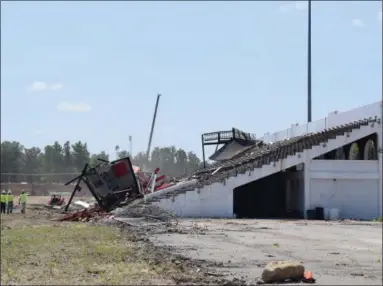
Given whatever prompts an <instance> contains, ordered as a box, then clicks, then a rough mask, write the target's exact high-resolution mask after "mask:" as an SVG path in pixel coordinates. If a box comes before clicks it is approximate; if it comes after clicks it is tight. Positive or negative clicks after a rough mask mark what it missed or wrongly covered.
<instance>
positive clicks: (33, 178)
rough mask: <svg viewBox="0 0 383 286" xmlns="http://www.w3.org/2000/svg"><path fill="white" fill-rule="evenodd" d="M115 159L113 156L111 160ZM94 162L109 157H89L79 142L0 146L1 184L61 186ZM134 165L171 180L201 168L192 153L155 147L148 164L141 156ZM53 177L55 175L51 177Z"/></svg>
mask: <svg viewBox="0 0 383 286" xmlns="http://www.w3.org/2000/svg"><path fill="white" fill-rule="evenodd" d="M115 151H116V155H117V157H118V158H123V157H128V156H129V157H130V155H129V152H128V151H127V150H122V149H120V147H119V146H115ZM113 157H114V156H113ZM97 158H100V159H103V160H108V161H109V158H110V156H109V154H107V153H106V152H105V151H102V152H100V153H98V154H91V153H90V152H89V151H88V144H87V143H85V142H82V141H77V142H75V143H73V144H72V143H71V142H69V141H66V142H65V143H64V144H60V143H59V142H57V141H56V142H54V143H53V144H52V145H46V146H45V147H44V148H43V149H40V148H39V147H31V148H25V147H24V146H23V145H22V144H21V143H20V142H16V141H3V142H1V181H2V182H7V181H8V182H27V183H33V182H34V183H39V182H64V181H67V180H70V179H71V178H73V177H74V176H75V173H79V172H81V170H82V169H83V168H84V166H85V164H87V163H89V164H91V165H94V164H96V163H97V162H98V160H97ZM131 159H132V163H133V165H136V166H139V167H141V168H144V166H145V167H146V168H147V169H148V170H154V169H155V168H157V167H158V168H160V169H161V173H162V174H165V175H168V176H170V177H179V176H182V175H186V174H190V173H191V172H193V171H195V170H197V169H198V168H200V167H201V166H202V164H201V160H200V159H199V158H198V157H197V155H196V154H195V153H194V152H190V151H189V152H187V151H185V150H183V149H181V148H176V147H175V146H170V147H163V148H160V147H155V148H154V149H153V150H152V152H151V156H150V158H149V160H147V158H146V154H145V153H144V152H139V153H138V154H136V155H135V156H133V158H131ZM52 174H55V175H53V176H52Z"/></svg>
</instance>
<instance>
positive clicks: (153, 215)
mask: <svg viewBox="0 0 383 286" xmlns="http://www.w3.org/2000/svg"><path fill="white" fill-rule="evenodd" d="M113 213H114V214H115V215H116V216H118V217H123V218H147V219H154V220H159V221H162V222H171V221H177V215H176V214H174V213H172V212H169V211H167V210H165V209H163V208H160V207H158V206H155V205H147V204H132V205H129V206H127V207H126V208H124V209H116V210H115V211H114V212H113Z"/></svg>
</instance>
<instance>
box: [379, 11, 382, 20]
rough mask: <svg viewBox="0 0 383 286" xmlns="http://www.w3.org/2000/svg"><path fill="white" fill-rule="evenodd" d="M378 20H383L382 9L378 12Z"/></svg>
mask: <svg viewBox="0 0 383 286" xmlns="http://www.w3.org/2000/svg"><path fill="white" fill-rule="evenodd" d="M378 21H382V11H380V12H378Z"/></svg>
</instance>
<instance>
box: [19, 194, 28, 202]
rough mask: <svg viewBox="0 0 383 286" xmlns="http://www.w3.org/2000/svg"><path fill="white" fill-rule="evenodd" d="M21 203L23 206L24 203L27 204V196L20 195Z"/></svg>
mask: <svg viewBox="0 0 383 286" xmlns="http://www.w3.org/2000/svg"><path fill="white" fill-rule="evenodd" d="M19 200H20V202H21V203H22V204H23V203H26V202H27V194H21V195H20V199H19Z"/></svg>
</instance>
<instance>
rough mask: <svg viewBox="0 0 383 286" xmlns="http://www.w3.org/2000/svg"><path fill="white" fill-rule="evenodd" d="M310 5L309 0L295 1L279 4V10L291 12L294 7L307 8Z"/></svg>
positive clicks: (298, 8)
mask: <svg viewBox="0 0 383 286" xmlns="http://www.w3.org/2000/svg"><path fill="white" fill-rule="evenodd" d="M307 7H308V1H294V2H292V3H291V2H290V3H287V4H283V5H281V6H279V12H281V13H290V12H291V11H293V10H294V9H296V10H306V9H307Z"/></svg>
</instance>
